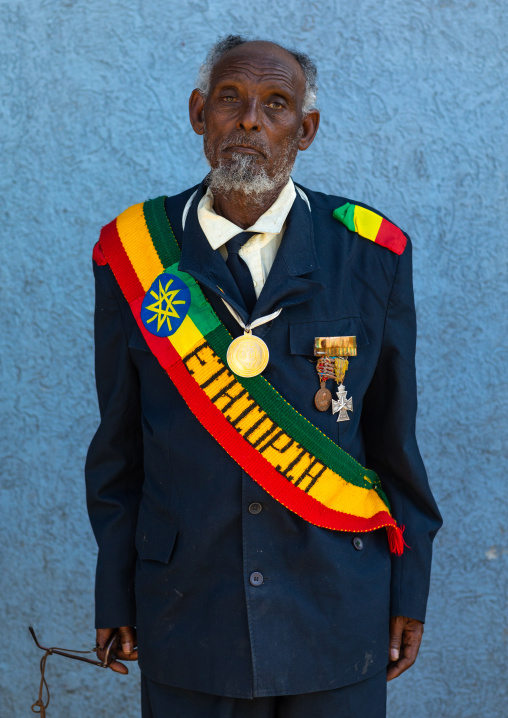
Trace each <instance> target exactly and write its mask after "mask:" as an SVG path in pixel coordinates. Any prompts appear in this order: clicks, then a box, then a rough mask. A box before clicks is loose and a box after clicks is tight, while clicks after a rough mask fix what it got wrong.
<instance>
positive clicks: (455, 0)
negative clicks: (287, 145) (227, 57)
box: [0, 0, 508, 718]
mask: <svg viewBox="0 0 508 718" xmlns="http://www.w3.org/2000/svg"><path fill="white" fill-rule="evenodd" d="M277 6H278V7H279V8H280V9H278V7H277ZM0 18H1V26H0V48H1V49H0V63H1V72H0V93H1V99H2V103H1V122H0V126H1V133H2V160H3V162H2V164H3V169H2V172H1V173H0V186H1V190H0V211H1V216H2V219H1V232H2V244H1V251H2V259H1V265H0V272H1V274H0V277H1V289H2V331H1V335H0V337H1V341H2V344H3V347H2V348H3V351H2V389H3V391H2V395H3V396H2V407H3V415H2V432H1V433H2V459H1V467H2V485H1V494H0V496H1V510H2V519H1V522H0V534H1V542H2V543H1V545H2V550H1V553H0V562H1V563H0V565H1V571H0V576H1V581H2V593H1V596H2V598H1V604H2V606H1V610H2V617H3V621H2V630H1V634H2V652H1V655H0V684H1V692H0V714H1V715H2V716H6V718H7V717H8V718H11V716H21V715H28V714H29V710H30V707H29V706H30V703H31V701H32V700H33V699H35V694H36V684H37V681H38V666H37V662H38V659H39V656H38V654H37V650H36V649H35V647H34V645H33V644H31V643H30V638H29V636H28V633H27V630H26V626H27V625H28V624H29V623H33V625H34V626H35V627H36V628H37V629H38V632H39V633H40V636H41V639H42V640H43V641H47V642H53V643H56V644H60V645H61V644H64V645H66V644H67V645H68V644H70V647H77V648H79V647H81V646H83V647H87V646H90V645H91V644H93V640H94V635H93V630H92V625H93V624H92V603H93V594H92V591H93V589H92V587H93V573H94V559H95V545H94V541H93V538H92V535H91V531H90V528H89V525H88V520H87V517H86V513H85V505H84V489H83V477H82V467H83V461H84V456H85V451H86V448H87V445H88V442H89V440H90V438H91V436H92V434H93V431H94V428H95V426H96V424H97V416H98V414H97V407H96V400H95V395H94V382H93V366H92V309H93V284H92V276H91V266H90V253H91V248H92V245H93V243H94V241H95V240H96V237H97V234H98V231H99V229H100V226H101V225H102V224H104V223H106V222H107V221H109V220H110V219H112V218H113V217H114V216H115V215H116V214H118V213H119V212H120V211H121V210H123V209H124V208H125V207H126V206H127V205H129V204H131V203H133V202H138V201H141V200H143V199H145V198H147V197H151V196H157V195H159V194H162V193H168V194H169V193H173V192H176V191H179V190H181V189H183V188H185V187H186V186H189V185H190V184H193V183H195V182H197V181H198V180H200V179H201V177H202V176H203V174H204V172H205V164H204V161H203V159H202V153H201V148H200V140H199V139H198V138H197V137H196V136H194V135H193V133H192V131H191V129H190V127H189V126H188V122H187V116H186V115H187V112H186V103H187V97H188V95H189V93H190V90H191V89H192V88H193V81H194V78H195V76H196V72H197V69H198V65H199V63H200V61H201V59H202V58H203V55H204V53H205V50H206V48H207V46H208V45H209V43H210V42H211V41H212V40H214V39H215V37H216V36H217V35H218V34H224V33H226V32H230V31H233V32H238V31H240V32H248V33H262V34H265V33H266V34H267V35H269V36H271V37H272V38H274V39H280V41H282V42H285V43H289V44H294V45H295V46H298V47H301V48H303V49H304V50H307V51H309V52H310V53H311V54H312V55H313V56H314V57H315V58H316V60H317V61H318V65H319V71H320V99H319V102H320V106H321V108H322V111H323V122H322V126H321V129H320V132H319V134H318V138H317V140H316V142H315V143H314V145H313V146H312V148H311V149H310V150H309V151H308V152H306V153H305V155H302V157H301V159H300V161H299V164H298V166H297V170H296V175H295V176H296V177H297V178H298V179H299V180H300V181H301V182H303V183H304V184H306V185H308V186H310V187H312V188H314V189H320V190H324V191H327V190H328V191H331V192H333V193H336V194H339V193H344V194H346V195H348V196H351V197H354V198H358V199H360V200H363V201H365V202H368V203H370V204H373V205H374V206H376V207H378V208H379V209H380V210H381V211H383V212H384V213H386V214H388V216H390V217H391V218H392V219H393V220H394V221H395V222H397V223H398V224H400V225H401V226H402V227H403V228H404V229H406V230H407V231H408V232H409V233H410V234H411V235H412V237H413V240H414V244H415V291H416V301H417V311H418V317H419V344H418V356H417V362H418V374H419V382H420V414H419V419H418V434H419V438H420V441H421V448H422V452H423V455H424V457H425V459H426V461H427V465H428V469H429V474H430V477H431V482H432V485H433V488H434V490H435V493H436V496H437V498H438V501H439V503H440V506H441V507H442V510H443V512H444V516H445V520H446V526H445V528H444V529H443V531H442V532H441V534H440V535H439V537H438V540H437V542H436V561H435V568H434V573H433V585H432V594H431V600H430V608H429V616H428V623H427V627H426V634H425V638H424V644H423V647H422V651H421V655H420V658H419V660H418V663H417V665H416V666H415V668H414V669H413V670H411V671H410V672H409V673H407V674H405V675H404V676H403V677H401V678H400V679H398V680H397V681H395V683H393V684H391V685H390V693H389V705H390V710H389V715H390V716H391V717H392V718H395V717H396V716H407V715H411V716H412V717H413V718H436V717H437V718H439V717H441V716H446V718H499V717H501V716H504V715H506V712H505V707H506V706H505V700H506V698H505V699H503V697H502V690H503V689H502V685H503V681H505V680H506V668H507V665H506V656H507V653H506V642H505V640H506V635H505V636H503V626H502V615H503V611H504V609H505V608H506V604H505V601H506V587H507V586H506V573H505V574H504V576H505V577H504V578H503V574H502V568H503V567H504V568H505V569H506V556H507V550H506V536H505V534H504V530H505V529H504V525H503V523H502V520H501V518H502V514H503V511H502V509H503V503H504V502H505V500H506V478H505V472H504V471H503V470H502V452H503V441H502V439H503V435H506V415H507V406H506V395H503V393H502V392H501V386H502V382H503V381H504V379H505V375H506V359H505V358H506V350H507V347H506V336H507V322H506V312H507V308H508V307H507V302H506V261H507V254H506V227H507V226H508V213H507V184H506V179H507V178H506V153H507V134H506V126H507V124H508V118H507V104H506V87H507V79H508V78H507V67H508V52H507V46H506V37H507V36H508V22H507V20H508V18H507V5H506V3H505V2H504V0H498V1H495V0H476V1H475V0H472V1H471V2H467V3H465V2H460V1H459V0H441V2H438V1H437V0H406V1H405V2H404V1H403V0H392V1H391V2H390V1H386V0H385V1H383V0H357V2H333V1H332V0H321V1H320V2H312V1H310V0H309V1H308V2H305V3H304V2H299V1H298V0H293V1H291V0H288V2H286V3H280V4H274V3H273V2H271V1H269V0H260V1H259V2H257V3H252V2H234V1H233V0H191V1H190V2H168V1H167V0H138V1H134V0H123V1H122V2H119V1H118V0H108V2H104V1H103V0H87V1H85V0H39V1H37V0H23V2H14V1H12V0H11V1H8V2H5V1H4V2H1V3H0ZM278 33H279V34H278ZM503 430H504V431H503ZM504 506H505V508H506V505H504ZM504 518H505V522H504V523H505V524H506V512H505V513H504ZM48 678H49V681H50V685H51V686H53V689H54V699H53V703H52V705H51V707H50V711H49V713H50V715H52V716H54V718H58V717H60V718H68V716H84V715H113V714H116V713H117V712H118V710H119V711H120V712H121V713H122V715H124V716H126V718H131V717H133V716H137V715H139V712H138V707H137V706H138V699H137V691H138V675H137V670H135V669H134V671H133V674H132V675H131V676H130V677H129V678H127V679H124V678H119V677H118V676H115V675H113V674H112V673H111V672H110V671H108V672H106V671H103V672H101V671H98V670H96V669H93V668H90V667H87V666H84V665H81V664H78V663H75V664H73V663H71V662H67V661H66V660H65V659H61V658H58V657H53V658H51V659H50V661H49V669H48Z"/></svg>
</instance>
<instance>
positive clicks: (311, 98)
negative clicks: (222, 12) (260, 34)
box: [197, 35, 318, 115]
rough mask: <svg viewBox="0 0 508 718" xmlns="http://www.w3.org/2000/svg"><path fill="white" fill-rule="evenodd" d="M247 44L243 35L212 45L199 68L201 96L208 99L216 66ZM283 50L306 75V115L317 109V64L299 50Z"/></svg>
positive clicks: (229, 37)
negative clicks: (224, 56)
mask: <svg viewBox="0 0 508 718" xmlns="http://www.w3.org/2000/svg"><path fill="white" fill-rule="evenodd" d="M246 42H250V41H249V40H248V38H246V37H242V35H228V36H227V37H222V38H219V39H218V40H217V42H216V43H215V44H214V45H212V47H211V48H210V50H209V52H208V55H207V56H206V60H205V62H204V63H203V64H202V65H201V67H200V68H199V74H198V79H197V89H198V90H199V91H200V92H201V94H202V95H203V96H204V97H206V96H207V95H208V93H209V91H210V79H211V76H212V71H213V68H214V67H215V65H216V64H217V63H218V62H219V60H220V59H221V57H222V56H223V55H225V54H226V52H229V50H232V49H233V48H234V47H238V45H243V44H244V43H246ZM277 44H278V43H277ZM279 47H282V49H283V50H286V51H287V52H289V54H290V55H293V57H294V58H295V60H296V61H297V62H298V63H299V65H300V67H301V68H302V70H303V73H304V75H305V94H304V96H303V107H302V110H303V114H304V115H306V114H307V113H308V112H310V111H311V110H314V109H316V98H317V89H318V87H317V67H316V64H315V63H314V62H313V61H312V60H311V59H310V57H309V56H308V55H306V54H305V53H303V52H299V51H297V50H290V49H288V48H287V47H284V46H283V45H279Z"/></svg>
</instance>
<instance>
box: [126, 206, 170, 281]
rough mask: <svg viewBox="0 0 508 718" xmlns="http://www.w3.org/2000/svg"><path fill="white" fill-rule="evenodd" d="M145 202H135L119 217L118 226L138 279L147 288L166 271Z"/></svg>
mask: <svg viewBox="0 0 508 718" xmlns="http://www.w3.org/2000/svg"><path fill="white" fill-rule="evenodd" d="M143 204H144V203H143V202H142V203H141V204H135V205H133V206H132V207H129V209H126V210H125V212H122V214H121V215H120V216H119V217H117V220H116V227H117V230H118V234H119V236H120V241H121V242H122V244H123V247H124V249H125V252H126V253H127V256H128V257H129V259H130V261H131V264H132V266H133V267H135V268H136V274H137V275H138V279H139V281H140V283H141V285H142V287H143V289H144V290H145V292H147V291H148V289H149V288H150V287H151V286H152V282H153V280H154V279H155V277H157V276H158V275H159V274H160V273H161V272H163V271H164V267H163V266H162V262H161V260H160V259H159V255H158V254H157V252H156V250H155V247H154V246H153V244H152V241H151V238H150V232H149V231H148V227H147V226H146V220H145V213H144V212H143Z"/></svg>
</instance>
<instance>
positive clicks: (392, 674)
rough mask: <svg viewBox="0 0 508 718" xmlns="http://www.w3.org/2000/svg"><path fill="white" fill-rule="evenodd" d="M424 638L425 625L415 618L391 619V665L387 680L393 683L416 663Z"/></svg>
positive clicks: (401, 617) (397, 617)
mask: <svg viewBox="0 0 508 718" xmlns="http://www.w3.org/2000/svg"><path fill="white" fill-rule="evenodd" d="M422 636H423V623H422V622H421V621H417V620H416V619H415V618H406V616H394V617H392V618H390V663H389V664H388V672H387V674H386V680H387V681H391V680H393V679H394V678H397V676H400V674H401V673H404V671H407V669H408V668H411V666H412V665H413V663H414V662H415V661H416V656H417V655H418V650H419V648H420V643H421V642H422Z"/></svg>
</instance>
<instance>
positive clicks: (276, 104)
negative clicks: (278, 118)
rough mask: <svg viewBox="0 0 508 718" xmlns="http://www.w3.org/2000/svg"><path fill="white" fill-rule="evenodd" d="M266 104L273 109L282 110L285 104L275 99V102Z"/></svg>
mask: <svg viewBox="0 0 508 718" xmlns="http://www.w3.org/2000/svg"><path fill="white" fill-rule="evenodd" d="M266 106H267V107H269V108H270V109H271V110H282V109H284V105H283V104H282V102H277V101H276V100H274V101H273V102H267V103H266Z"/></svg>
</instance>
